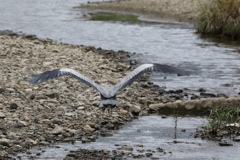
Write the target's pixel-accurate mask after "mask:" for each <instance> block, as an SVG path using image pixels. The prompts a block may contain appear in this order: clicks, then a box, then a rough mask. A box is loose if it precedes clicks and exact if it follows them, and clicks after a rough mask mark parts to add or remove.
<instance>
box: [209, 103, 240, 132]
mask: <svg viewBox="0 0 240 160" xmlns="http://www.w3.org/2000/svg"><path fill="white" fill-rule="evenodd" d="M239 114H240V106H231V107H221V106H213V107H212V108H211V109H210V116H209V118H210V120H209V124H208V125H207V126H206V130H208V131H209V133H212V134H218V132H219V131H220V130H222V129H228V132H229V131H230V132H229V133H235V132H238V131H240V128H239V124H240V115H239Z"/></svg>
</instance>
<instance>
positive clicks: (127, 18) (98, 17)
mask: <svg viewBox="0 0 240 160" xmlns="http://www.w3.org/2000/svg"><path fill="white" fill-rule="evenodd" d="M90 15H91V18H90V19H91V20H94V21H122V22H130V23H138V22H142V21H140V20H139V19H138V16H137V15H132V14H120V13H109V12H96V13H90Z"/></svg>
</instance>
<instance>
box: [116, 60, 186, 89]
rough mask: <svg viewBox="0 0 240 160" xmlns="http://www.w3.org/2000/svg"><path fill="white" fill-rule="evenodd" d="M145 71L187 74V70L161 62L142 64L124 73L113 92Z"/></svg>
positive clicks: (128, 83) (129, 83)
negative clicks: (126, 73)
mask: <svg viewBox="0 0 240 160" xmlns="http://www.w3.org/2000/svg"><path fill="white" fill-rule="evenodd" d="M145 72H162V73H173V74H174V73H175V74H178V75H179V76H184V75H189V72H187V71H184V70H181V69H177V68H175V67H171V66H167V65H162V64H143V65H141V66H139V67H137V68H136V69H134V70H133V71H132V72H130V73H129V74H128V75H126V76H125V77H124V78H123V79H121V80H120V81H119V82H118V83H117V84H116V85H115V86H114V88H115V92H117V91H119V90H121V89H123V88H125V87H127V86H128V85H131V84H132V83H133V81H135V80H136V79H137V78H138V77H139V76H141V75H142V74H143V73H145Z"/></svg>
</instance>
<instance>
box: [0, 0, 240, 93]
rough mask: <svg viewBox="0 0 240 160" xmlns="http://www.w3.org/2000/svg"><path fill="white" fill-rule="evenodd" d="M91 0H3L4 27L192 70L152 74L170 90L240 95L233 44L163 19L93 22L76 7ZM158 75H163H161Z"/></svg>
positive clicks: (1, 27)
mask: <svg viewBox="0 0 240 160" xmlns="http://www.w3.org/2000/svg"><path fill="white" fill-rule="evenodd" d="M88 1H90V2H93V1H92V0H81V1H77V0H41V1H39V0H21V1H16V0H7V1H6V0H0V19H1V21H0V30H13V31H17V32H23V33H27V34H36V35H37V36H38V37H40V38H50V39H53V40H57V41H61V42H65V43H71V44H78V45H81V44H82V45H92V46H95V47H101V48H104V49H113V50H126V51H130V52H135V53H138V54H137V56H135V57H134V58H136V59H138V60H141V61H142V63H147V62H149V63H163V64H168V65H172V66H176V67H179V68H184V69H186V70H189V71H191V76H190V77H177V76H169V77H168V78H167V79H164V78H163V76H162V75H161V76H159V74H157V75H155V74H154V75H153V76H152V80H153V81H154V82H155V83H156V84H158V85H161V86H166V87H167V89H182V88H188V89H191V90H198V89H199V88H205V89H206V90H207V91H208V92H212V93H224V94H227V95H229V96H236V95H238V93H239V87H238V86H239V82H240V81H239V79H240V74H239V73H240V70H239V68H240V63H239V62H240V54H239V53H237V52H236V50H237V49H239V48H240V47H239V45H237V44H235V42H229V43H223V42H221V41H218V40H216V39H209V38H201V37H200V36H199V35H196V34H194V33H193V32H194V28H193V25H190V24H184V23H173V22H171V23H168V22H166V21H165V22H159V23H154V24H149V23H141V24H129V23H121V22H103V21H89V20H85V19H84V18H82V17H83V15H84V14H86V13H87V12H88V11H87V10H81V9H79V8H74V7H75V6H79V5H80V4H84V3H87V2H88ZM159 77H160V78H159Z"/></svg>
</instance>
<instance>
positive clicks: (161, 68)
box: [29, 64, 189, 105]
mask: <svg viewBox="0 0 240 160" xmlns="http://www.w3.org/2000/svg"><path fill="white" fill-rule="evenodd" d="M145 72H162V73H172V74H178V75H180V76H184V75H189V72H188V71H185V70H182V69H177V68H175V67H172V66H168V65H162V64H142V65H140V66H139V67H137V68H136V69H134V70H133V71H132V72H130V73H129V74H127V75H126V76H125V77H123V78H122V79H121V80H120V81H119V82H118V83H117V84H116V85H114V86H107V87H102V86H100V85H98V84H96V83H95V82H94V81H92V80H91V79H89V78H88V77H86V76H84V75H82V74H81V73H79V72H77V71H75V70H73V69H69V68H62V69H54V70H51V71H46V72H43V73H41V74H36V75H33V76H32V77H31V78H30V79H29V83H31V84H40V83H42V82H44V81H47V80H50V79H54V78H58V77H61V76H72V77H74V78H77V79H78V80H79V81H81V82H83V83H85V84H87V85H88V86H90V87H93V88H94V89H96V90H97V91H99V92H100V94H101V101H100V102H101V103H102V104H103V105H108V104H109V105H116V104H117V99H116V94H117V92H118V91H119V90H121V89H123V88H125V87H127V86H128V85H131V84H132V83H133V82H134V81H135V80H136V79H137V78H138V77H139V76H141V75H142V74H143V73H145Z"/></svg>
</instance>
